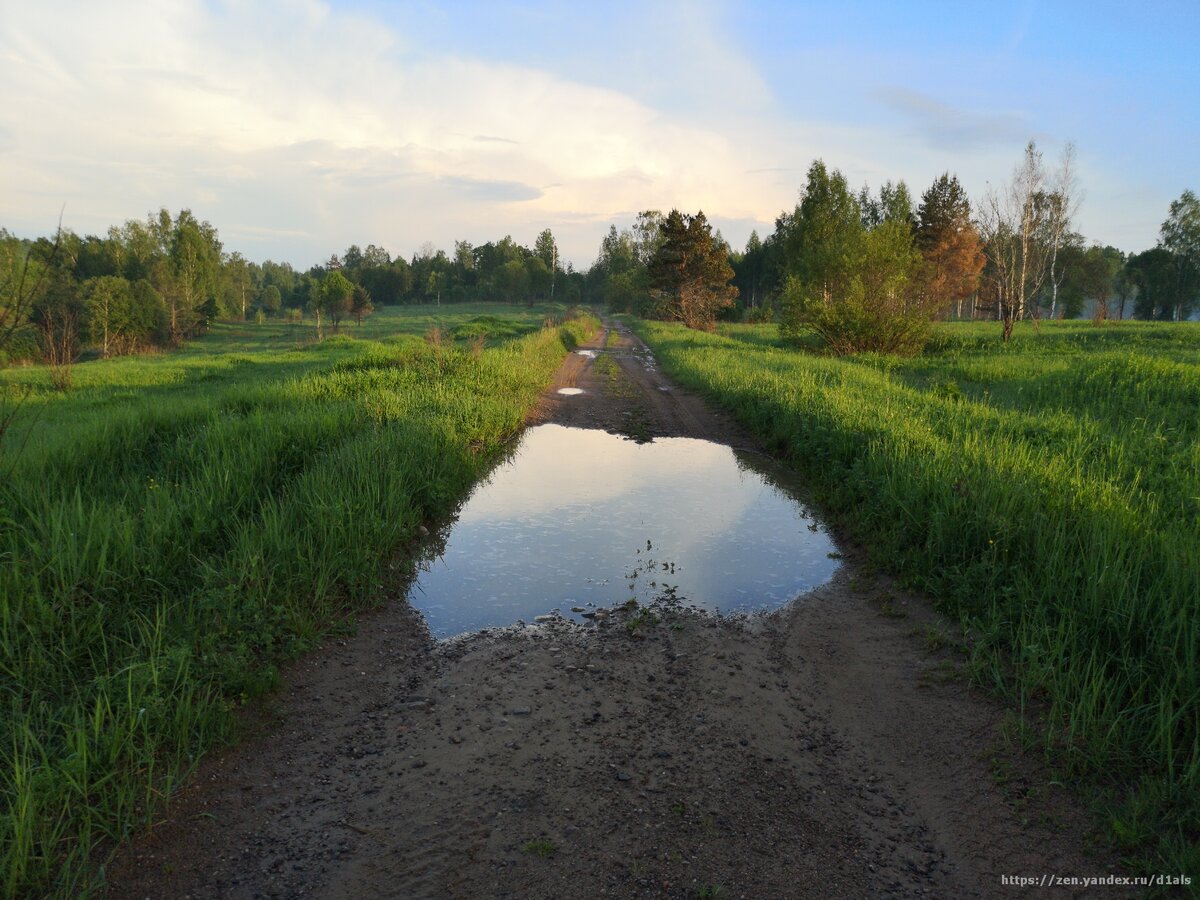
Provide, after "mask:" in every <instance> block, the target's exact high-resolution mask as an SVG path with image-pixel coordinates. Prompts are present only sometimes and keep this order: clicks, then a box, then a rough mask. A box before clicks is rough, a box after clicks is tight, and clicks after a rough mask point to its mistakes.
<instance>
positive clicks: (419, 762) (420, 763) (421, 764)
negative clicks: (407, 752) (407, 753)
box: [412, 759, 425, 769]
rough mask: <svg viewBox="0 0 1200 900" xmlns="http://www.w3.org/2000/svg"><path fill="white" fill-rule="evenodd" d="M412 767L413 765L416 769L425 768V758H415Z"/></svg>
mask: <svg viewBox="0 0 1200 900" xmlns="http://www.w3.org/2000/svg"><path fill="white" fill-rule="evenodd" d="M412 767H413V768H414V769H423V768H425V760H423V759H414V760H413V764H412Z"/></svg>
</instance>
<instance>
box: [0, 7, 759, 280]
mask: <svg viewBox="0 0 1200 900" xmlns="http://www.w3.org/2000/svg"><path fill="white" fill-rule="evenodd" d="M6 7H7V8H6V9H5V13H4V17H5V20H6V28H5V36H4V37H2V38H0V78H2V79H3V82H4V83H5V84H7V85H9V86H10V87H9V88H8V89H7V91H6V93H8V94H9V96H7V97H5V98H4V99H5V103H4V104H3V111H2V112H0V135H7V138H6V140H4V141H0V146H2V147H5V148H7V151H6V153H5V165H4V172H5V175H3V176H0V178H2V179H3V181H4V182H6V183H5V184H4V185H3V187H4V193H5V195H6V197H7V198H9V199H8V203H9V204H10V206H9V209H8V210H7V212H8V215H10V216H15V217H16V219H17V220H18V221H17V223H15V224H17V225H19V226H23V227H25V228H28V229H32V230H35V231H44V230H45V223H46V221H47V220H49V219H50V218H52V217H53V216H54V215H56V214H57V210H58V207H59V205H60V204H62V203H64V202H65V203H66V204H67V214H66V222H67V224H68V225H70V226H71V227H74V228H76V229H77V230H95V229H101V228H103V227H105V226H106V225H107V224H110V223H113V222H115V221H118V220H120V219H123V218H129V217H140V216H142V215H144V214H145V212H146V211H147V210H149V209H152V208H157V207H158V206H160V205H167V206H170V207H182V206H189V207H193V209H194V211H195V212H196V213H197V214H198V215H200V216H202V217H204V218H208V219H209V220H210V221H212V222H213V223H214V224H215V225H216V226H217V227H218V228H219V229H221V231H222V232H223V233H224V234H226V235H227V242H228V239H229V234H230V233H231V232H233V231H236V232H238V233H239V234H241V235H244V236H246V239H247V240H248V241H249V242H251V243H253V244H255V245H257V246H248V247H246V248H244V249H246V251H247V252H249V253H250V254H251V255H263V254H264V253H272V254H275V255H280V254H284V255H287V254H288V251H287V250H286V249H285V248H286V247H289V246H290V247H293V248H295V249H293V250H292V251H291V255H292V256H293V257H299V258H297V259H296V261H297V262H298V263H301V264H303V263H305V262H309V261H313V260H315V259H318V258H323V257H324V255H325V254H327V253H328V252H331V251H332V250H335V249H338V248H340V247H342V246H344V245H345V244H348V243H350V242H352V241H358V242H364V241H368V240H373V241H377V242H390V243H389V244H388V246H390V247H391V249H393V250H394V251H396V250H399V251H408V250H411V248H413V247H415V246H416V245H417V244H419V243H420V242H421V241H422V240H425V239H427V238H433V239H434V240H435V242H437V243H440V244H441V245H443V246H445V245H448V244H449V241H450V239H452V238H453V237H455V236H461V237H471V238H472V239H476V240H486V239H489V238H492V237H499V236H501V235H502V234H503V233H505V232H506V231H513V232H514V233H515V236H517V237H518V239H519V240H520V239H525V240H529V239H531V238H532V235H533V234H534V233H536V231H537V230H539V229H540V228H541V227H545V226H546V225H547V224H549V225H551V226H555V225H559V224H561V225H562V226H563V227H564V228H565V229H566V232H567V233H566V234H565V235H564V238H563V239H562V241H563V243H564V250H565V251H566V252H567V255H568V256H570V257H573V258H574V259H575V261H576V262H577V263H578V264H580V265H586V264H587V263H588V262H590V258H591V255H592V253H593V252H594V247H595V245H596V242H597V240H598V237H599V232H598V229H596V230H592V231H591V233H590V234H589V235H588V236H587V237H586V239H585V238H584V235H583V234H582V233H579V234H578V235H575V234H574V232H575V231H576V229H575V227H574V226H573V225H572V222H574V221H576V219H577V214H578V213H581V212H583V213H586V214H587V218H588V219H589V220H594V219H597V218H598V219H605V218H606V217H609V216H612V215H614V214H616V213H618V212H620V211H622V210H630V209H641V208H647V207H652V206H660V207H666V206H671V205H676V204H680V205H690V206H702V207H704V208H705V209H712V210H714V211H717V210H719V211H720V213H721V214H723V215H725V216H726V217H729V218H749V219H754V218H762V217H764V216H766V217H768V218H769V217H770V216H773V215H774V211H775V207H776V206H777V205H778V203H779V199H778V196H777V191H776V190H775V189H774V188H773V187H771V186H770V185H767V184H765V183H764V182H763V181H762V179H742V178H741V177H740V176H738V175H736V174H735V173H740V172H741V171H742V170H744V169H745V168H747V165H748V163H750V162H753V160H752V159H750V157H751V156H753V154H748V153H746V152H745V150H743V149H742V148H741V147H740V146H739V145H738V142H735V141H734V140H733V139H732V138H730V137H729V136H727V135H725V134H721V133H718V132H717V131H714V130H710V129H706V128H704V127H702V126H698V125H693V124H689V123H688V122H684V121H679V120H676V119H673V118H671V117H669V116H665V115H663V114H662V113H660V112H659V111H657V110H655V109H652V108H650V107H648V106H646V105H644V104H643V103H639V102H637V101H635V100H633V99H632V98H630V97H629V96H627V95H625V94H622V93H619V92H617V91H613V90H609V89H606V88H602V87H596V86H589V85H585V84H580V83H577V82H573V81H569V80H566V79H564V78H561V77H558V76H556V75H554V74H551V73H548V72H545V71H538V70H534V69H529V68H522V67H520V66H513V65H502V64H496V63H484V62H482V61H479V60H477V59H472V58H468V57H465V56H457V57H456V56H449V57H447V56H441V57H437V58H429V57H424V56H420V55H417V54H414V53H412V52H410V50H409V49H408V48H407V47H406V45H405V41H404V38H403V36H402V35H399V34H397V33H396V32H395V31H393V30H391V29H389V28H386V27H384V26H383V25H382V24H380V23H379V22H375V21H369V20H366V19H362V18H358V17H355V16H353V15H349V14H347V13H344V12H341V11H338V12H334V11H332V10H331V9H330V8H329V7H327V6H325V5H323V4H320V3H315V2H306V0H297V2H292V3H289V4H288V5H287V6H286V8H285V9H282V10H281V9H280V6H279V4H267V3H253V2H244V3H243V2H237V3H231V4H229V5H228V6H225V7H221V8H218V9H214V8H213V7H211V6H209V5H207V4H204V3H199V2H189V0H174V2H168V3H155V4H151V5H147V4H142V3H132V2H129V3H124V4H121V3H115V4H114V3H105V4H93V3H79V4H69V5H65V6H64V5H63V4H56V5H55V8H51V7H50V6H48V5H41V4H37V5H35V4H20V5H17V4H6ZM693 31H694V32H695V39H696V41H698V44H699V46H700V47H701V48H710V49H711V48H712V47H713V46H715V39H714V37H713V35H712V34H711V33H709V32H706V31H705V30H704V29H703V28H702V27H700V26H696V27H695V28H694V29H693ZM727 55H728V54H727ZM709 65H710V66H712V67H716V69H714V74H715V72H716V70H717V69H720V70H728V71H733V72H736V73H737V77H736V78H735V79H734V80H733V82H732V85H733V86H734V87H735V88H737V89H738V90H739V91H746V90H750V89H753V88H754V85H755V84H756V79H755V76H754V74H753V72H752V70H751V69H750V68H749V67H748V66H746V65H745V64H744V63H740V62H739V61H737V60H736V59H724V60H722V59H714V60H713V61H711V62H710V63H709ZM481 137H482V139H481ZM522 229H524V230H526V231H528V232H529V234H521V233H517V232H519V231H521V230H522ZM297 232H299V233H304V234H306V235H307V236H308V239H307V241H305V242H303V243H301V244H300V245H297V244H296V241H295V239H290V241H280V240H278V239H277V237H276V236H278V235H294V234H296V233H297ZM572 240H575V244H574V246H565V245H566V243H567V242H568V241H572ZM256 249H257V250H258V251H259V252H258V253H255V250H256Z"/></svg>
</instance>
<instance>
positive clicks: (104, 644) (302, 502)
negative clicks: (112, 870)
mask: <svg viewBox="0 0 1200 900" xmlns="http://www.w3.org/2000/svg"><path fill="white" fill-rule="evenodd" d="M553 312H554V311H548V310H546V309H538V310H524V309H522V310H520V311H508V312H504V311H499V313H498V311H497V308H496V307H495V306H489V307H487V308H486V310H485V311H482V312H481V310H480V309H463V308H461V307H459V308H443V309H442V310H438V311H431V310H429V309H428V308H427V309H424V310H417V311H415V312H414V311H411V310H406V311H403V313H394V312H391V311H388V312H386V313H384V314H382V315H377V316H376V317H372V319H371V320H369V321H370V323H371V329H372V331H371V332H368V329H367V326H366V325H364V326H363V329H362V330H361V331H356V330H355V329H354V328H353V327H345V326H343V330H342V335H341V336H339V337H337V338H333V339H331V340H327V341H325V342H324V343H322V344H319V345H310V344H308V343H304V344H301V345H299V346H296V345H294V344H293V343H292V341H291V337H290V336H289V333H288V332H287V328H288V327H290V326H254V325H236V326H228V327H225V326H222V327H220V328H218V329H214V332H213V333H212V334H210V335H209V336H208V337H207V338H205V339H204V340H203V341H201V342H198V344H197V345H190V346H189V347H187V348H186V349H185V350H183V351H181V352H179V353H178V354H170V355H163V356H157V357H148V358H130V359H120V360H110V361H97V362H93V363H85V364H81V365H78V366H77V367H76V377H75V385H76V388H75V389H74V390H72V391H70V392H68V393H66V394H63V393H59V392H54V391H51V390H49V389H45V386H44V384H43V379H44V377H45V376H44V373H42V372H39V371H37V370H36V369H24V370H13V371H9V372H5V373H3V379H4V381H5V382H6V383H7V384H9V385H13V384H16V385H26V386H29V387H30V388H31V390H32V392H31V393H29V395H28V397H27V398H26V401H25V403H24V405H23V406H22V408H21V410H20V413H19V416H18V418H17V420H16V424H15V426H14V428H13V429H12V432H11V433H10V434H9V435H8V437H7V439H6V443H5V447H4V454H3V456H2V457H0V464H2V465H3V471H4V479H3V481H2V482H0V554H2V555H3V561H4V564H3V567H0V598H2V602H0V802H2V803H3V806H2V807H0V894H3V895H5V896H18V895H29V894H45V893H56V894H60V895H64V896H74V895H76V894H78V893H80V892H83V891H86V890H88V889H89V888H91V887H93V886H94V885H95V883H96V881H95V879H96V874H97V869H96V867H97V864H98V863H99V862H100V861H101V860H98V859H97V858H96V856H95V851H96V848H98V847H111V846H112V845H113V844H114V843H115V842H117V841H120V840H121V839H123V838H124V837H126V836H127V834H128V833H129V832H130V830H132V829H135V828H137V827H138V825H139V823H141V822H144V821H145V819H146V817H147V816H148V815H151V814H152V813H153V810H154V809H155V808H157V807H159V806H160V805H161V803H162V801H163V799H164V798H165V797H166V796H167V795H168V794H169V793H170V791H171V790H172V788H173V786H174V785H175V783H176V781H177V779H178V778H179V777H180V775H181V773H183V772H186V770H187V768H188V767H189V766H190V765H191V764H192V763H193V762H194V761H195V760H196V759H197V757H198V756H199V755H200V754H201V753H202V752H203V751H204V750H205V749H206V748H209V747H211V746H213V745H214V744H216V743H219V742H221V741H223V740H225V739H226V738H227V737H228V736H229V732H230V722H231V719H230V710H231V707H233V706H235V705H236V704H238V703H239V702H241V701H242V700H243V699H244V698H247V697H249V696H252V695H254V694H257V693H260V692H261V691H262V690H264V689H266V688H268V687H270V686H271V685H272V684H273V683H274V678H275V665H276V664H277V662H279V661H280V660H282V659H285V658H288V657H291V656H294V655H295V654H297V653H299V652H301V651H303V650H304V649H305V648H307V647H309V646H311V645H312V643H313V641H315V640H316V639H317V638H318V637H319V636H320V635H321V634H322V633H324V632H325V631H326V630H327V629H328V628H329V627H330V626H331V625H333V624H335V623H336V622H338V621H340V620H341V618H343V617H344V615H345V613H346V612H347V611H350V610H354V609H361V608H364V607H366V606H369V605H371V604H372V603H375V602H378V601H379V600H380V598H381V596H382V591H383V589H384V585H385V583H386V581H387V579H386V578H385V575H386V571H385V567H386V565H387V563H388V561H389V558H390V554H391V553H392V552H393V551H394V550H395V548H397V547H399V546H401V545H403V544H404V543H405V542H406V541H407V540H408V539H409V538H411V537H412V536H413V534H414V533H415V532H416V530H417V528H418V525H419V524H420V523H421V522H422V521H424V520H426V519H429V518H432V517H437V516H441V515H444V514H445V513H446V512H447V511H448V510H449V509H450V508H451V507H452V506H453V504H454V503H455V502H456V501H457V500H458V499H459V498H460V497H461V496H462V495H463V493H464V492H465V491H466V490H467V489H468V488H469V486H470V485H471V484H472V483H473V482H474V480H475V479H476V478H477V477H478V476H479V475H480V474H481V473H482V472H483V471H484V470H485V469H486V467H487V466H488V464H489V462H490V461H492V460H493V459H494V458H495V457H496V455H497V454H498V453H499V452H500V450H501V448H502V447H503V446H504V445H505V443H506V442H507V441H508V440H510V439H511V437H512V436H513V435H514V434H515V433H516V432H517V431H518V430H519V429H520V427H521V424H522V421H523V418H524V416H525V413H526V410H527V409H528V408H529V406H530V405H531V404H532V402H533V401H534V399H535V398H536V396H537V394H538V393H539V392H540V390H541V389H542V388H543V387H544V386H545V385H546V384H547V383H548V381H549V379H550V378H551V376H552V374H553V372H554V370H555V368H556V367H557V366H558V364H559V362H560V360H561V359H562V356H563V354H564V352H566V350H567V349H569V348H570V347H573V346H574V345H575V343H576V342H577V341H578V340H579V339H580V338H582V337H583V334H584V332H585V331H586V330H587V329H588V328H590V327H593V326H594V324H595V323H594V322H591V323H588V322H586V321H580V320H576V321H572V322H568V323H567V324H565V325H563V326H562V327H551V328H544V329H543V328H542V327H541V326H542V324H543V321H544V319H545V318H546V316H547V314H548V313H553ZM557 312H558V314H561V310H558V311H557ZM480 315H487V316H490V317H492V318H491V319H489V320H488V321H486V322H484V323H482V325H480V323H479V322H476V324H475V327H473V328H472V329H471V330H472V334H471V337H472V338H474V339H475V340H476V343H475V344H474V346H470V347H468V346H466V345H465V344H461V343H455V342H453V341H451V342H448V343H444V344H442V345H440V346H433V345H431V344H429V343H428V342H426V341H425V340H424V339H423V338H422V337H419V336H417V335H420V334H423V333H425V331H426V330H427V329H428V328H429V327H430V326H431V325H440V326H442V327H445V328H449V329H453V328H455V327H458V326H462V325H464V324H470V322H471V321H472V320H477V319H478V317H479V316H480ZM498 316H499V317H498ZM389 323H390V327H389ZM258 328H266V329H268V330H269V329H271V328H274V329H275V337H274V338H272V337H270V336H269V335H267V336H264V334H262V333H260V332H259V331H257V330H256V329H258ZM243 330H244V331H245V332H246V335H248V336H243V334H242V332H243ZM368 333H372V334H374V336H375V337H376V338H379V339H378V340H367V339H365V336H366V335H367V334H368ZM360 334H361V335H363V336H364V337H361V338H360V337H359V336H358V335H360ZM522 334H523V335H524V336H523V337H521V336H519V335H522ZM479 339H482V340H483V341H484V342H485V344H484V346H486V347H487V348H486V349H484V348H483V347H482V346H480V345H479V343H478V340H479ZM273 342H277V345H276V343H273ZM489 344H490V346H488V345H489ZM248 345H253V346H251V347H250V348H249V349H247V347H248Z"/></svg>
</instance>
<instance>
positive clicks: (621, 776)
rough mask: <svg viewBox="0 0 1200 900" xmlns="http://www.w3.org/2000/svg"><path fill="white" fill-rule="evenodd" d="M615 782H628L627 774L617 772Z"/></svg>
mask: <svg viewBox="0 0 1200 900" xmlns="http://www.w3.org/2000/svg"><path fill="white" fill-rule="evenodd" d="M617 781H629V773H628V772H618V773H617Z"/></svg>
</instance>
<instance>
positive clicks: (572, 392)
mask: <svg viewBox="0 0 1200 900" xmlns="http://www.w3.org/2000/svg"><path fill="white" fill-rule="evenodd" d="M558 392H559V393H560V394H564V395H566V396H567V397H575V396H578V395H579V394H582V393H583V388H559V389H558Z"/></svg>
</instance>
